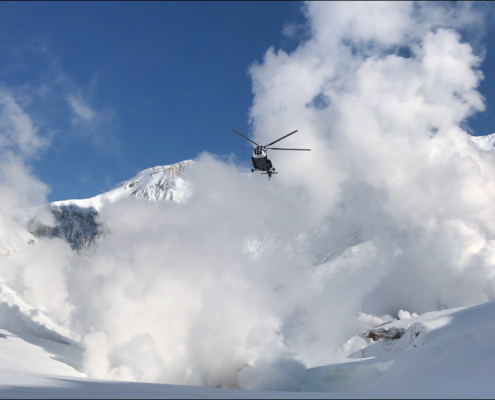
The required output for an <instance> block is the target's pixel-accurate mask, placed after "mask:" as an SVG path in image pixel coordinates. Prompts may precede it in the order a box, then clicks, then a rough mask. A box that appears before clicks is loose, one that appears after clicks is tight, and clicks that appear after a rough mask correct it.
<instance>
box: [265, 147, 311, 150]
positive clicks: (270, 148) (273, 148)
mask: <svg viewBox="0 0 495 400" xmlns="http://www.w3.org/2000/svg"><path fill="white" fill-rule="evenodd" d="M267 150H299V151H311V149H281V148H280V147H268V149H267Z"/></svg>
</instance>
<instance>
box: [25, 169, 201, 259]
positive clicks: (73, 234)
mask: <svg viewBox="0 0 495 400" xmlns="http://www.w3.org/2000/svg"><path fill="white" fill-rule="evenodd" d="M193 163H194V161H191V160H186V161H182V162H179V163H177V164H172V165H164V166H157V167H153V168H148V169H145V170H144V171H141V172H140V173H139V174H137V175H136V176H134V177H133V178H131V179H128V180H126V181H124V182H121V183H119V184H118V185H116V186H115V187H114V188H113V189H111V190H110V191H108V192H106V193H102V194H100V195H98V196H95V197H91V198H89V199H82V200H65V201H56V202H53V203H51V204H50V205H49V207H50V210H51V212H52V214H53V216H54V217H55V221H56V226H55V227H50V226H46V225H42V224H33V225H34V227H33V228H32V229H31V231H32V233H33V234H34V235H35V236H37V237H57V238H61V239H66V240H67V241H68V242H69V243H70V244H71V246H72V248H73V249H81V248H83V247H88V246H91V245H93V244H97V243H99V242H101V240H103V238H104V237H105V236H106V235H107V234H108V232H106V231H105V230H104V229H103V228H102V227H100V226H99V225H98V224H97V223H96V220H95V218H96V217H97V216H98V213H99V211H101V209H102V208H103V207H104V206H105V204H109V203H114V202H117V201H126V200H127V201H128V200H133V199H144V200H149V201H162V200H170V201H174V202H177V203H181V202H183V201H185V200H186V199H187V197H188V196H189V193H190V190H189V184H188V182H187V181H186V180H185V179H184V174H185V173H186V171H187V170H188V169H189V168H190V167H191V166H192V165H193Z"/></svg>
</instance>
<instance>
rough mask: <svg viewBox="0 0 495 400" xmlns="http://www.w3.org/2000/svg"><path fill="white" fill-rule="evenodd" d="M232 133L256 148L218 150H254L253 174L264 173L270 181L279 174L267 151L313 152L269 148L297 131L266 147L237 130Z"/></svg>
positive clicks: (252, 158) (252, 160) (252, 159)
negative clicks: (255, 172)
mask: <svg viewBox="0 0 495 400" xmlns="http://www.w3.org/2000/svg"><path fill="white" fill-rule="evenodd" d="M232 131H233V132H235V133H237V134H238V135H239V136H242V137H243V138H244V139H246V140H249V141H250V142H251V143H252V144H254V145H255V146H256V147H255V148H254V149H253V148H251V147H231V148H225V147H224V148H217V149H222V150H253V156H252V157H251V162H252V163H253V168H251V172H254V171H262V172H261V173H262V174H265V175H268V179H270V178H271V177H272V174H278V172H275V168H274V167H273V164H272V162H271V160H269V159H268V155H267V150H296V151H311V149H287V148H280V147H269V146H271V145H273V144H275V143H277V142H280V141H281V140H282V139H285V138H286V137H288V136H290V135H293V134H294V133H296V132H297V130H296V131H294V132H291V133H289V134H288V135H285V136H282V137H281V138H280V139H277V140H275V141H274V142H271V143H269V144H267V145H265V146H260V145H259V144H258V143H256V142H254V141H252V140H251V139H249V138H247V137H246V136H244V135H243V134H242V133H239V132H237V131H236V130H235V129H232Z"/></svg>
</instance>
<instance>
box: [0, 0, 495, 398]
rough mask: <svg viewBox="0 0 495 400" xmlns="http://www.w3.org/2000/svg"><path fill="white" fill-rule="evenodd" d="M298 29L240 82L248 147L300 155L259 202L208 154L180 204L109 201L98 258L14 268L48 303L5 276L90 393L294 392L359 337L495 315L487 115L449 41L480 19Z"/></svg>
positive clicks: (353, 17) (368, 10)
mask: <svg viewBox="0 0 495 400" xmlns="http://www.w3.org/2000/svg"><path fill="white" fill-rule="evenodd" d="M304 13H305V15H306V17H307V21H308V25H309V28H310V32H311V37H310V38H309V39H308V40H306V41H304V42H303V43H301V44H300V46H299V47H298V48H297V49H296V50H295V51H293V52H292V53H286V52H284V51H282V50H279V51H275V50H274V49H273V48H271V49H269V50H268V51H267V52H266V54H265V57H264V60H263V62H262V63H259V64H254V65H253V66H252V67H251V69H250V73H251V77H252V81H253V94H254V99H253V105H252V108H251V110H250V118H251V122H252V126H253V135H254V139H255V140H256V141H257V142H262V143H269V142H270V141H272V140H274V139H276V138H278V137H280V136H282V135H283V134H285V133H288V132H291V131H292V130H294V129H299V133H298V134H296V135H293V136H291V137H290V138H288V139H286V141H284V145H286V146H287V147H309V148H312V149H313V151H312V152H311V153H306V152H304V153H303V152H301V153H296V152H294V153H292V152H277V154H272V153H270V156H271V158H272V161H273V162H274V164H275V166H276V167H277V170H279V171H280V172H281V173H280V174H279V175H277V176H276V178H274V179H272V181H271V182H270V183H269V184H267V182H266V177H264V176H258V175H251V174H241V173H240V172H241V171H240V170H239V169H238V167H236V166H235V165H233V164H229V163H225V162H222V161H221V160H219V159H217V158H215V157H213V156H211V155H208V154H203V155H202V156H200V157H199V158H198V160H197V162H196V164H195V168H193V169H192V170H191V171H190V175H189V176H188V180H189V181H190V182H191V185H192V188H193V195H192V196H191V197H190V198H189V200H188V201H187V202H186V203H183V204H175V203H171V202H145V201H132V202H121V203H114V204H112V205H108V206H106V207H104V208H103V210H102V212H101V214H100V216H99V218H100V222H101V223H102V224H105V225H106V226H107V228H108V229H109V231H110V232H111V235H110V236H108V237H107V238H106V240H105V241H104V242H103V243H102V244H101V245H99V246H97V247H93V248H90V249H88V250H87V251H83V252H81V253H79V254H78V255H77V256H76V257H71V256H70V255H69V253H67V251H68V250H67V247H66V246H64V245H63V244H61V243H58V242H56V241H40V242H39V243H38V244H37V245H36V246H37V248H38V250H37V251H36V252H35V251H31V250H30V251H29V252H25V253H24V254H25V255H24V256H23V257H24V258H23V263H22V264H23V265H25V266H28V265H38V267H37V270H39V269H41V268H43V267H42V265H39V263H40V262H41V263H42V264H45V263H46V265H49V264H50V265H51V268H47V271H49V273H50V276H51V277H53V279H52V280H51V281H50V285H51V286H46V288H48V287H49V288H50V289H49V290H46V288H45V290H41V289H39V290H36V288H35V287H34V285H35V283H36V281H37V280H38V278H36V272H35V270H34V269H28V268H26V269H24V268H23V267H20V268H17V269H16V270H15V271H16V272H15V273H12V276H13V277H12V278H11V279H12V280H13V281H14V282H17V287H18V288H19V290H23V291H25V292H26V293H28V294H29V298H30V301H31V302H32V304H33V306H35V307H38V308H40V309H42V310H45V311H46V312H47V313H48V314H49V315H51V316H52V317H53V318H54V319H55V320H56V321H57V323H59V324H61V325H63V326H64V327H65V328H67V329H70V330H71V332H73V334H74V335H75V336H78V337H79V338H81V340H82V341H83V342H84V344H85V346H86V354H85V359H84V367H83V368H84V371H85V372H86V373H87V374H88V375H89V376H90V377H94V378H110V379H125V380H138V381H151V382H163V383H176V384H191V385H209V386H222V387H241V388H249V389H285V390H297V388H298V384H297V383H298V382H299V379H300V376H301V374H302V372H303V371H304V369H305V367H307V366H315V365H321V364H324V363H328V362H330V361H332V360H333V359H335V357H338V355H337V354H336V353H335V350H336V349H337V347H338V346H339V345H341V344H342V343H344V342H345V341H346V340H348V339H349V338H350V337H351V336H353V335H355V334H356V333H359V332H360V330H362V329H364V328H366V327H368V326H370V325H372V324H376V323H378V322H379V321H384V320H389V319H390V318H392V317H399V318H408V317H410V316H411V315H414V314H412V313H424V312H427V311H432V310H438V309H441V308H444V307H457V306H467V305H472V304H476V303H481V302H485V301H488V300H492V299H495V285H494V283H495V281H494V273H495V240H494V239H495V202H494V201H493V199H494V198H495V159H494V158H493V154H492V153H489V152H483V151H480V150H479V149H477V148H475V147H473V146H472V145H470V144H469V142H468V141H469V135H468V134H467V133H466V131H465V129H464V125H463V124H464V123H465V121H466V118H468V117H469V116H470V115H472V114H473V113H476V112H478V111H480V110H483V108H484V99H483V97H482V96H481V95H480V93H479V92H478V91H477V87H478V85H479V83H480V81H481V79H483V74H482V73H481V70H480V65H481V61H482V60H481V58H480V57H479V56H478V55H476V54H475V53H474V52H473V49H472V47H471V45H470V44H469V43H467V42H466V41H464V40H463V39H462V37H463V36H462V35H463V34H466V32H469V30H470V29H471V28H472V26H473V24H475V23H476V24H478V21H480V23H482V19H481V17H480V14H479V12H478V11H477V8H476V7H474V6H471V5H469V4H465V3H461V4H456V5H452V4H450V3H449V4H444V3H425V4H424V3H421V4H416V3H409V2H384V3H371V2H366V3H348V2H342V3H338V2H316V3H308V4H306V5H305V7H304ZM291 34H295V33H291ZM73 100H74V99H73ZM75 100H77V99H75ZM74 104H76V105H73V107H74V112H75V113H76V114H77V115H78V117H80V118H83V119H84V118H86V119H88V120H89V119H91V118H93V116H92V114H91V112H90V111H91V110H90V109H89V108H86V106H84V103H77V101H75V103H74ZM77 104H79V105H78V106H77ZM78 107H79V108H78ZM77 110H79V111H77ZM7 121H8V120H7ZM19 132H21V131H19ZM30 132H31V131H30ZM32 135H34V133H32ZM9 137H10V136H8V135H6V136H5V138H4V139H3V140H5V141H8V140H12V139H8V138H9ZM33 140H35V141H36V139H33ZM27 148H29V145H28V146H27ZM273 153H275V152H273ZM19 193H22V192H19ZM57 243H58V244H57ZM57 246H60V248H59V249H57ZM33 249H34V247H33ZM43 252H46V255H44V253H43ZM48 252H49V253H50V254H51V255H53V254H54V253H56V254H59V255H60V257H58V258H56V259H54V258H53V256H50V257H48V255H47V254H48ZM30 257H31V258H30ZM36 263H38V264H36ZM9 265H10V264H9ZM16 265H18V264H16ZM3 271H7V267H5V268H4V269H3ZM9 271H12V270H9ZM5 273H6V272H5ZM33 277H35V278H33ZM48 284H49V283H48V282H45V285H48ZM50 293H58V297H56V301H55V300H54V299H55V297H53V298H52V299H50V298H49V296H50ZM378 316H381V317H378Z"/></svg>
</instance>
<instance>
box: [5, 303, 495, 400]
mask: <svg viewBox="0 0 495 400" xmlns="http://www.w3.org/2000/svg"><path fill="white" fill-rule="evenodd" d="M397 332H400V334H399V335H398V334H397ZM494 332H495V302H491V303H486V304H482V305H478V306H474V307H468V308H462V309H453V310H444V311H438V312H432V313H428V314H425V315H422V316H419V317H416V318H410V319H403V320H400V321H393V322H391V323H388V324H386V325H383V326H381V327H379V328H375V329H373V330H370V331H367V332H363V333H362V334H360V335H358V336H356V337H354V338H352V339H351V340H350V341H349V342H347V343H346V344H344V345H343V346H342V347H341V352H342V355H343V357H342V360H341V361H340V362H339V363H336V364H333V365H327V366H322V367H318V368H312V369H309V370H307V371H306V374H305V376H304V378H303V379H302V381H301V390H302V391H303V392H304V393H301V392H291V393H288V392H256V391H243V390H226V389H214V388H199V387H185V386H173V385H158V384H145V383H130V382H110V381H96V380H86V379H84V374H82V373H81V372H79V371H78V370H77V368H78V365H79V362H80V358H81V350H80V349H79V348H78V347H76V346H74V345H71V344H62V343H57V342H54V341H50V340H46V339H39V338H37V337H34V336H31V335H26V334H24V335H19V334H15V333H12V332H11V331H7V330H5V329H1V330H0V398H23V397H24V398H26V397H30V398H49V397H50V398H68V397H79V398H81V397H85V398H134V397H141V398H213V397H214V398H377V397H381V398H399V397H400V398H403V397H408V398H411V397H412V398H443V397H449V398H466V397H469V398H493V394H494V393H495V381H494V380H493V371H495V340H494V339H493V334H494Z"/></svg>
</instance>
